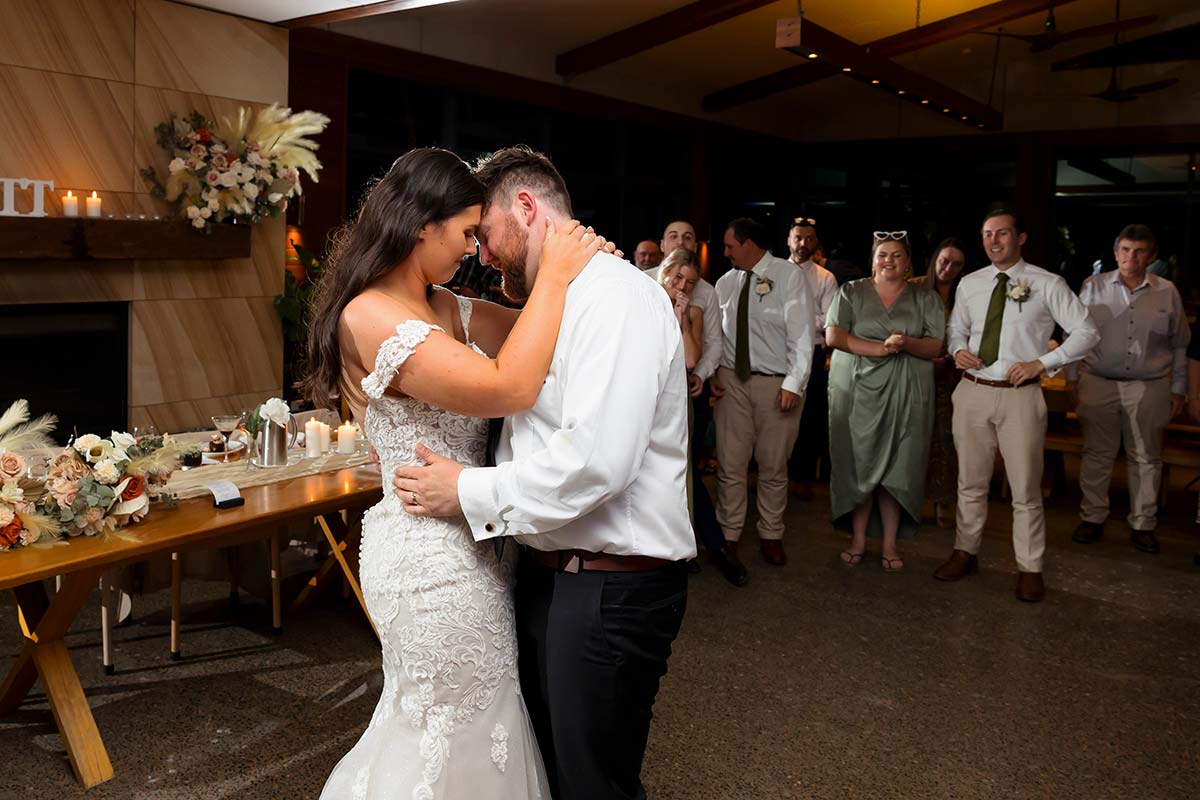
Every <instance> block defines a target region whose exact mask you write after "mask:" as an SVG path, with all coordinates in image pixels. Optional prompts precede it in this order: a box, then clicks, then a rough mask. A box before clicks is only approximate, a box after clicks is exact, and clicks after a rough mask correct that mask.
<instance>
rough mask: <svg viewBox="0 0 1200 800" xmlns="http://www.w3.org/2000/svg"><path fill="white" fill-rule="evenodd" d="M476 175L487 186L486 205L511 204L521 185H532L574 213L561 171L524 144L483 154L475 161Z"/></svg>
mask: <svg viewBox="0 0 1200 800" xmlns="http://www.w3.org/2000/svg"><path fill="white" fill-rule="evenodd" d="M475 177H476V178H478V179H479V181H480V182H481V183H483V185H484V186H485V187H487V203H486V205H487V206H491V205H493V204H496V203H500V204H502V205H508V204H509V203H511V202H512V198H513V195H514V194H516V192H517V190H518V189H530V190H532V191H533V192H534V194H536V195H537V196H538V197H539V198H541V199H542V200H544V201H547V202H549V203H550V204H551V205H553V206H554V207H555V208H556V209H557V210H558V211H560V212H562V213H563V214H565V215H566V216H568V217H570V216H573V213H572V211H571V195H570V194H568V193H567V184H566V182H565V181H563V179H562V175H560V174H558V170H557V169H555V168H554V164H552V163H550V159H549V158H547V157H546V155H545V154H544V153H539V152H537V151H536V150H533V149H531V148H529V147H526V146H525V145H523V144H519V145H516V146H515V147H506V148H504V149H503V150H497V151H496V152H494V153H492V154H491V155H487V156H483V157H481V158H480V159H479V161H478V162H477V163H476V164H475ZM485 210H486V208H485Z"/></svg>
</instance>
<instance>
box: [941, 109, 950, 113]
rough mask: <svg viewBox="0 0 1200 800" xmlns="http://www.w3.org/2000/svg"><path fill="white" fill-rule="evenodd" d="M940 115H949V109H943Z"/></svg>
mask: <svg viewBox="0 0 1200 800" xmlns="http://www.w3.org/2000/svg"><path fill="white" fill-rule="evenodd" d="M942 113H943V114H949V113H950V109H948V108H943V109H942Z"/></svg>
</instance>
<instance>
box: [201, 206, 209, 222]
mask: <svg viewBox="0 0 1200 800" xmlns="http://www.w3.org/2000/svg"><path fill="white" fill-rule="evenodd" d="M200 216H201V218H203V219H208V218H209V217H211V216H212V209H211V208H209V207H208V206H205V207H204V208H202V209H200Z"/></svg>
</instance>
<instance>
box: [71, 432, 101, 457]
mask: <svg viewBox="0 0 1200 800" xmlns="http://www.w3.org/2000/svg"><path fill="white" fill-rule="evenodd" d="M99 443H100V437H99V436H97V435H96V434H94V433H85V434H84V435H83V436H80V437H79V438H78V439H76V440H75V449H76V450H77V451H78V452H79V453H80V455H87V451H88V450H91V449H92V447H94V446H95V445H97V444H99Z"/></svg>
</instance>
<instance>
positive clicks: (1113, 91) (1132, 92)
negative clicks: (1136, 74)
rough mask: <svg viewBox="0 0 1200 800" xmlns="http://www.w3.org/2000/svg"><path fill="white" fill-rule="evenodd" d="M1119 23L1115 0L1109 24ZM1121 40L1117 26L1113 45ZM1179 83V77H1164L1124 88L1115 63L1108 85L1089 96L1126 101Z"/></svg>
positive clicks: (1111, 101)
mask: <svg viewBox="0 0 1200 800" xmlns="http://www.w3.org/2000/svg"><path fill="white" fill-rule="evenodd" d="M1114 25H1115V26H1120V25H1121V0H1117V10H1116V21H1114V22H1112V23H1110V27H1111V26H1114ZM1120 40H1121V28H1120V27H1117V28H1116V30H1114V32H1113V47H1116V46H1117V45H1118V44H1119V43H1120ZM1177 83H1179V78H1164V79H1163V80H1159V81H1151V82H1150V83H1140V84H1138V85H1137V86H1127V87H1125V88H1124V89H1122V88H1121V85H1120V84H1119V83H1118V82H1117V65H1116V64H1113V65H1112V71H1111V72H1110V73H1109V77H1108V86H1107V87H1106V88H1105V89H1104V90H1103V91H1100V92H1094V93H1092V94H1090V95H1088V96H1089V97H1094V98H1096V99H1097V100H1107V101H1108V102H1110V103H1128V102H1130V101H1133V100H1137V99H1138V97H1140V96H1141V95H1144V94H1150V93H1151V92H1157V91H1160V90H1162V89H1166V88H1169V87H1171V86H1174V85H1175V84H1177Z"/></svg>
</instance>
